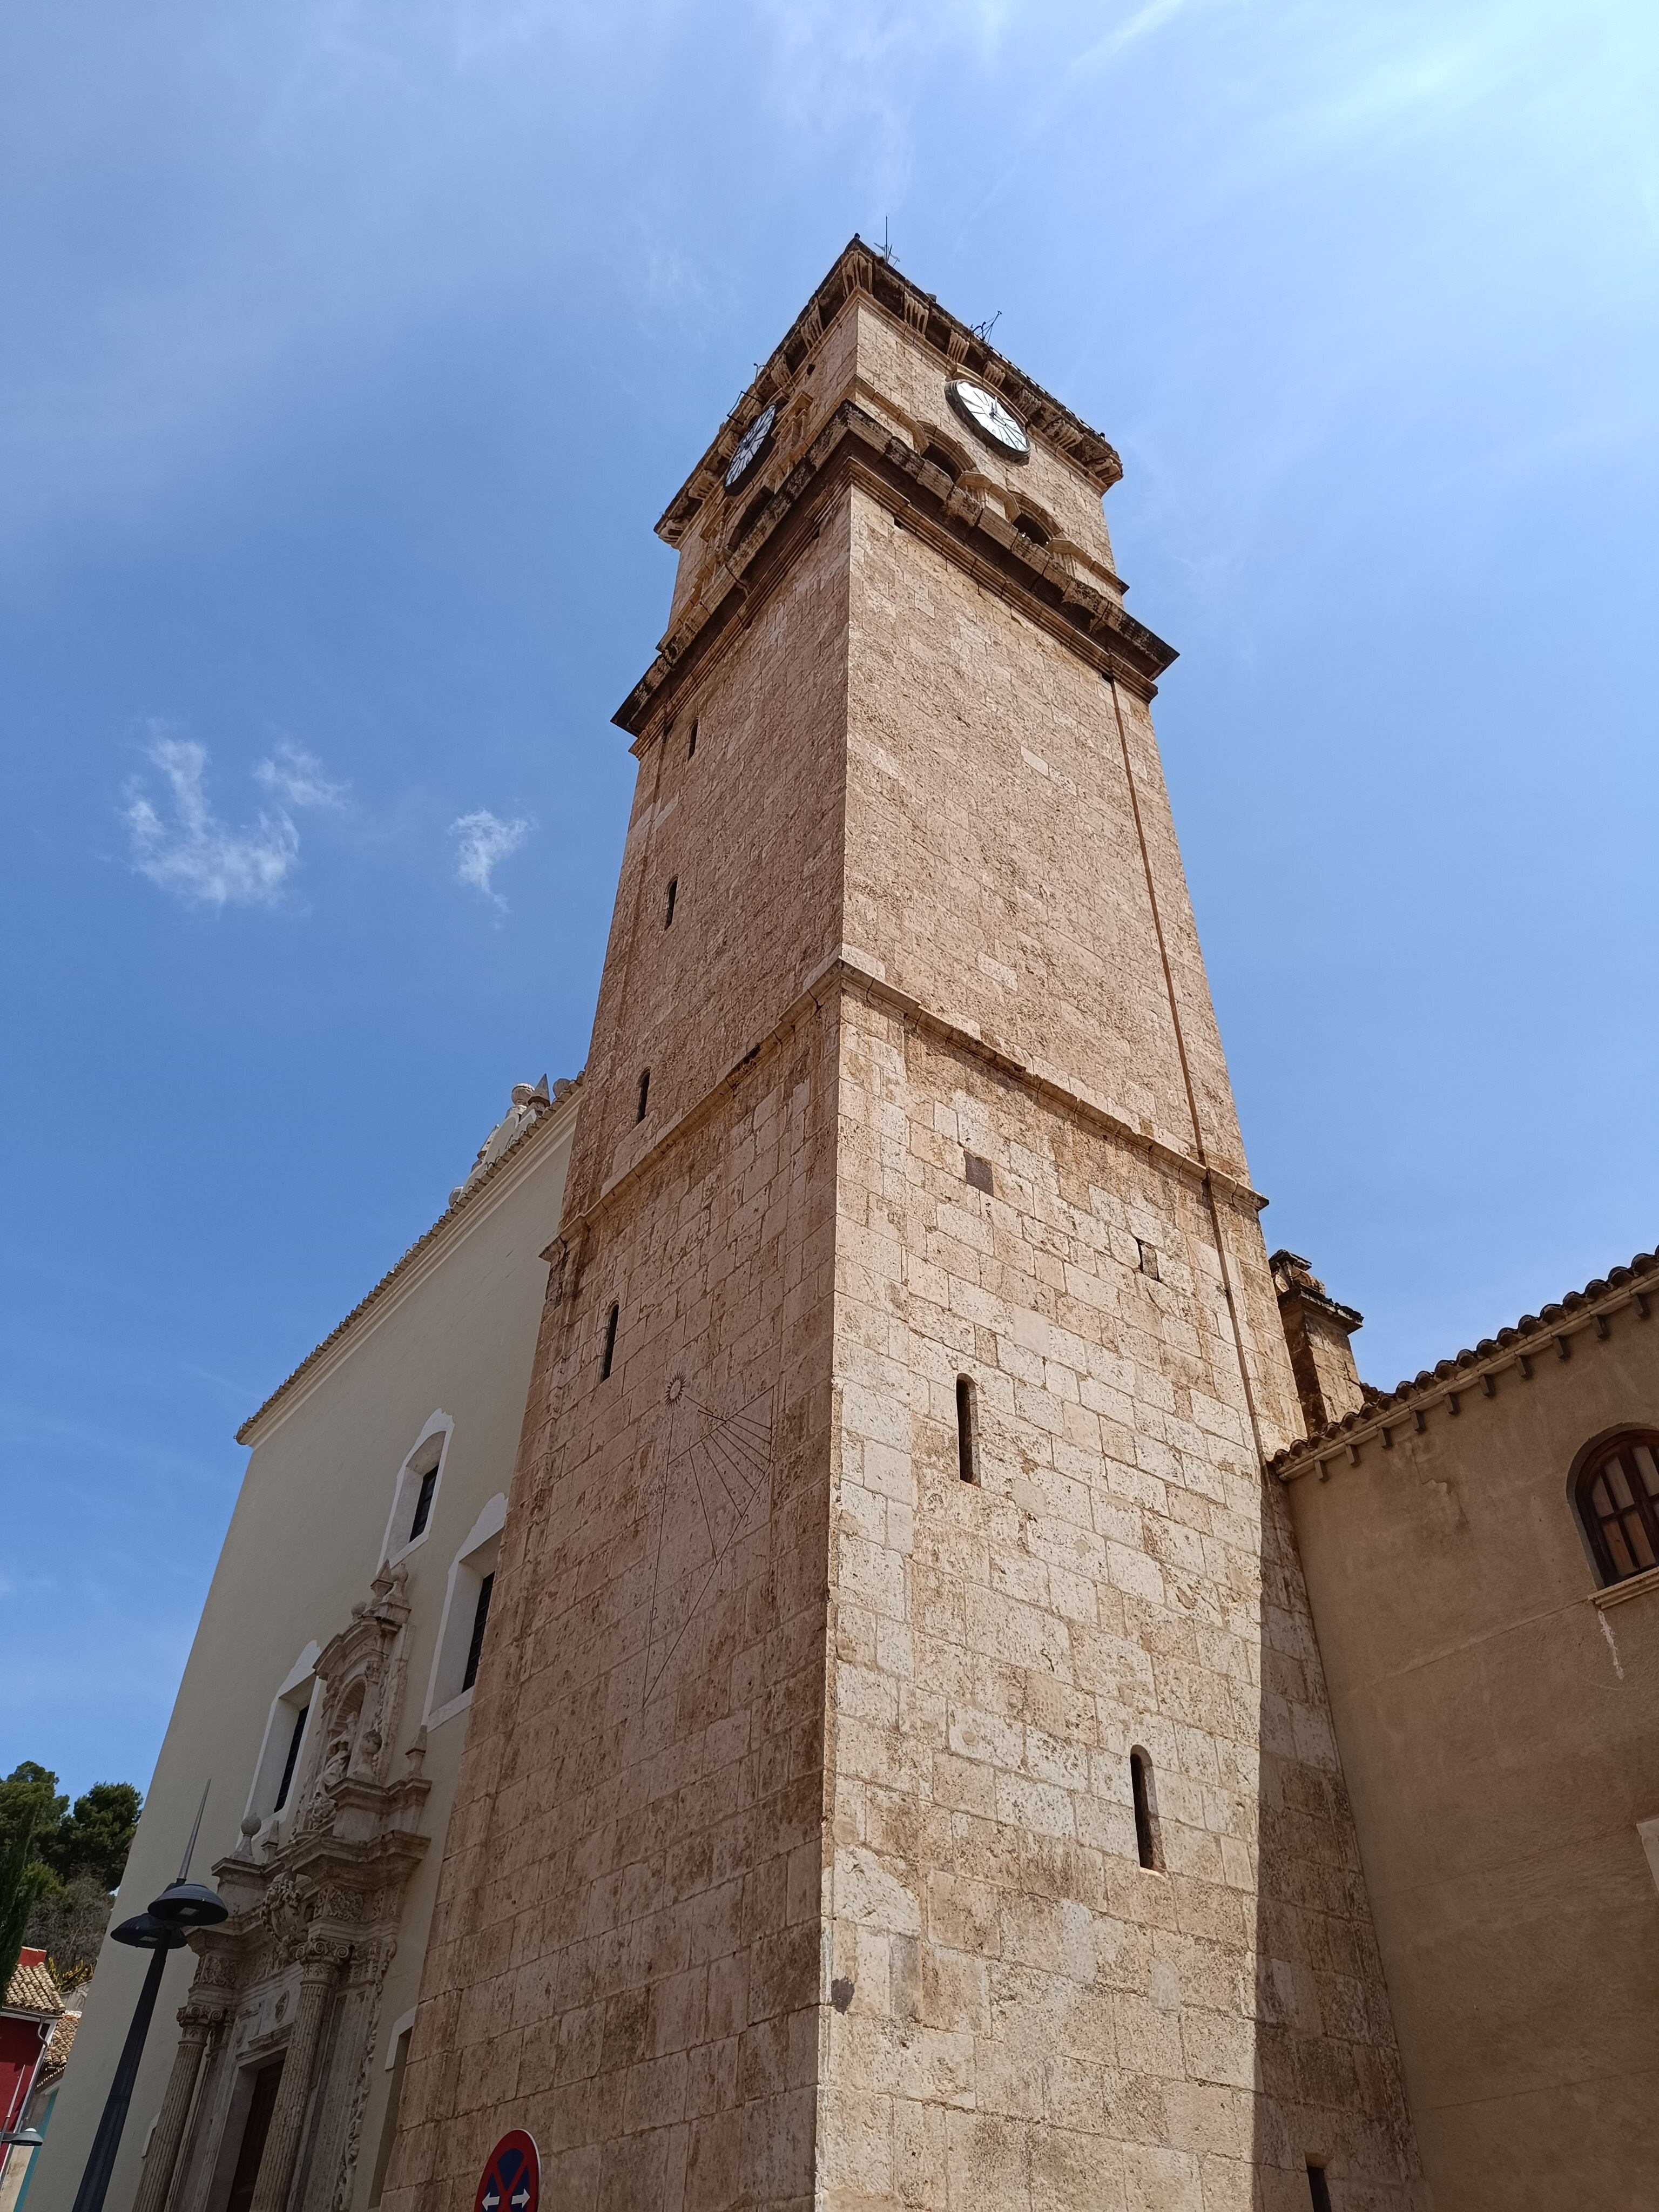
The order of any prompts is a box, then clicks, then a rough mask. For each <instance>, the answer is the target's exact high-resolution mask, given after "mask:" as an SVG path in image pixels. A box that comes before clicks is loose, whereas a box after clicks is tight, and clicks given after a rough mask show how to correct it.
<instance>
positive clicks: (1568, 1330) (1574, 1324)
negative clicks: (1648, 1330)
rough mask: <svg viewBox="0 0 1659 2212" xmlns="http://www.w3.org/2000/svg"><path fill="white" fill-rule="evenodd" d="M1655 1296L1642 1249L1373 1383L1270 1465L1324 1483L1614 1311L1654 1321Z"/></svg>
mask: <svg viewBox="0 0 1659 2212" xmlns="http://www.w3.org/2000/svg"><path fill="white" fill-rule="evenodd" d="M1656 1295H1659V1255H1656V1254H1654V1253H1652V1252H1638V1254H1637V1255H1636V1256H1635V1258H1634V1259H1633V1260H1632V1261H1631V1263H1630V1265H1629V1267H1614V1268H1612V1269H1611V1270H1610V1271H1609V1272H1608V1273H1607V1276H1606V1277H1605V1279H1603V1278H1601V1277H1599V1276H1598V1277H1597V1279H1595V1281H1594V1282H1591V1283H1587V1284H1586V1285H1585V1286H1584V1288H1583V1290H1582V1291H1568V1292H1567V1295H1566V1296H1565V1298H1563V1299H1562V1300H1561V1302H1560V1304H1559V1305H1547V1306H1546V1307H1545V1308H1544V1310H1543V1311H1542V1312H1541V1313H1538V1314H1522V1316H1521V1318H1520V1320H1519V1321H1518V1322H1516V1325H1515V1327H1514V1328H1500V1329H1499V1330H1498V1334H1497V1335H1496V1336H1495V1337H1491V1336H1483V1337H1482V1338H1481V1340H1480V1343H1479V1344H1477V1345H1476V1346H1475V1347H1474V1350H1473V1351H1463V1352H1459V1353H1458V1355H1457V1357H1456V1358H1455V1359H1443V1360H1441V1361H1440V1362H1439V1363H1438V1364H1437V1365H1436V1366H1435V1367H1434V1368H1433V1369H1432V1370H1431V1369H1429V1368H1425V1369H1424V1370H1422V1371H1421V1373H1419V1375H1418V1376H1416V1377H1415V1378H1414V1380H1413V1381H1410V1382H1405V1383H1396V1384H1395V1387H1394V1389H1392V1390H1373V1389H1367V1391H1366V1394H1365V1403H1364V1406H1363V1407H1360V1408H1359V1409H1358V1411H1357V1412H1353V1413H1345V1414H1344V1415H1343V1416H1342V1418H1341V1419H1340V1420H1337V1421H1332V1422H1329V1423H1328V1424H1327V1425H1326V1426H1325V1427H1324V1428H1322V1429H1321V1430H1320V1431H1318V1432H1317V1433H1316V1434H1315V1435H1313V1436H1310V1437H1304V1438H1303V1439H1302V1440H1301V1441H1300V1442H1298V1443H1293V1444H1290V1445H1287V1446H1286V1447H1285V1449H1284V1450H1283V1451H1281V1452H1276V1453H1275V1454H1274V1455H1273V1457H1272V1458H1271V1459H1270V1460H1268V1461H1267V1473H1268V1474H1275V1475H1277V1476H1278V1478H1279V1480H1280V1481H1281V1482H1294V1481H1295V1480H1296V1479H1297V1476H1298V1475H1304V1474H1309V1473H1310V1472H1313V1471H1316V1472H1317V1474H1318V1476H1319V1479H1320V1480H1321V1481H1322V1482H1323V1481H1325V1480H1328V1477H1329V1475H1330V1473H1331V1470H1332V1468H1333V1467H1334V1466H1335V1465H1337V1464H1338V1463H1339V1462H1344V1461H1346V1464H1347V1465H1348V1466H1350V1467H1356V1466H1358V1463H1359V1454H1360V1450H1361V1448H1362V1447H1363V1446H1364V1445H1366V1444H1368V1443H1376V1444H1378V1445H1379V1446H1380V1448H1381V1449H1383V1450H1384V1451H1387V1450H1389V1449H1392V1447H1393V1443H1394V1437H1393V1434H1392V1431H1394V1430H1395V1429H1398V1428H1399V1427H1401V1425H1402V1424H1403V1423H1404V1422H1406V1421H1407V1420H1409V1421H1410V1422H1411V1424H1412V1425H1413V1428H1414V1429H1416V1430H1418V1431H1421V1430H1422V1429H1423V1428H1424V1426H1425V1423H1426V1418H1427V1415H1428V1414H1429V1413H1430V1412H1431V1409H1433V1408H1434V1407H1437V1406H1443V1407H1444V1408H1445V1410H1446V1411H1447V1413H1451V1414H1455V1413H1461V1412H1462V1408H1463V1406H1464V1404H1465V1401H1468V1398H1469V1394H1470V1393H1471V1392H1477V1393H1478V1394H1479V1395H1480V1397H1482V1398H1491V1397H1494V1396H1496V1395H1497V1392H1498V1377H1499V1376H1502V1375H1504V1374H1505V1373H1508V1374H1510V1375H1513V1376H1516V1377H1517V1378H1518V1379H1519V1380H1520V1381H1522V1382H1523V1383H1529V1382H1531V1380H1532V1378H1533V1372H1534V1361H1536V1360H1538V1359H1541V1358H1553V1359H1569V1358H1571V1356H1572V1347H1573V1342H1574V1340H1575V1339H1576V1338H1577V1337H1581V1336H1583V1334H1585V1332H1587V1331H1588V1332H1589V1336H1590V1338H1591V1339H1592V1340H1595V1341H1603V1340H1606V1338H1607V1334H1608V1328H1607V1321H1608V1316H1610V1315H1612V1314H1615V1313H1619V1312H1620V1311H1623V1310H1629V1311H1630V1312H1631V1313H1632V1314H1633V1315H1634V1316H1636V1318H1637V1319H1638V1321H1643V1322H1645V1321H1647V1320H1649V1319H1650V1317H1651V1316H1652V1311H1653V1300H1654V1298H1655V1297H1656ZM1342 1310H1344V1311H1347V1310H1349V1309H1346V1308H1344V1309H1342Z"/></svg>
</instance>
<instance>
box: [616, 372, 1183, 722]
mask: <svg viewBox="0 0 1659 2212" xmlns="http://www.w3.org/2000/svg"><path fill="white" fill-rule="evenodd" d="M849 480H851V481H855V482H856V483H858V484H859V486H860V489H863V490H865V491H866V492H869V493H871V494H872V495H873V496H874V497H875V498H877V499H878V500H880V501H882V502H883V503H884V505H886V506H888V507H890V508H892V509H893V511H894V512H895V513H898V514H900V515H901V517H902V520H903V521H904V524H905V526H906V527H907V528H908V529H914V530H915V531H917V532H918V533H919V534H920V535H921V536H922V537H924V538H926V540H927V543H928V544H931V545H932V546H933V548H934V549H935V550H938V551H939V552H941V553H943V554H944V555H945V556H946V558H948V559H950V560H952V561H954V562H956V563H957V565H958V566H959V567H961V568H963V569H965V570H966V571H967V572H968V573H969V574H970V575H972V576H973V577H974V578H975V580H976V581H978V582H980V583H981V584H983V585H984V586H987V588H988V589H991V590H993V591H995V592H998V593H999V594H1000V596H1001V597H1002V598H1004V599H1007V600H1008V601H1009V602H1010V603H1011V604H1012V605H1015V606H1016V607H1018V610H1019V611H1020V612H1021V613H1022V614H1024V616H1025V617H1027V619H1028V620H1030V621H1031V622H1034V623H1036V624H1037V626H1038V627H1039V628H1040V629H1044V630H1047V631H1048V634H1049V635H1051V636H1054V637H1058V638H1060V639H1061V640H1063V641H1064V642H1065V643H1066V644H1067V645H1069V646H1070V647H1072V648H1073V650H1074V651H1076V652H1078V653H1080V654H1081V655H1082V656H1083V657H1084V658H1085V659H1087V660H1088V661H1089V662H1090V663H1091V665H1093V666H1094V667H1096V668H1097V669H1098V670H1099V671H1100V672H1101V673H1102V674H1103V675H1111V676H1113V677H1115V678H1116V680H1117V681H1119V682H1120V683H1121V684H1124V685H1125V686H1126V687H1127V689H1129V690H1132V691H1133V692H1134V693H1135V694H1136V695H1137V696H1139V697H1140V698H1143V699H1151V698H1152V696H1154V695H1155V693H1156V691H1157V689H1158V678H1159V677H1160V676H1161V675H1162V674H1163V673H1164V671H1165V669H1167V668H1168V667H1169V666H1170V664H1171V662H1172V661H1174V659H1176V651H1175V648H1174V647H1173V646H1170V645H1166V644H1165V643H1164V640H1163V639H1162V638H1160V637H1158V635H1156V634H1155V633H1154V632H1153V631H1152V630H1150V629H1148V628H1147V627H1146V623H1141V622H1137V621H1136V619H1135V618H1134V617H1133V615H1131V614H1128V613H1127V612H1126V611H1125V610H1124V607H1123V605H1122V604H1121V600H1120V599H1119V598H1118V597H1117V595H1116V593H1115V592H1113V591H1111V590H1109V589H1107V588H1105V587H1104V586H1097V585H1095V584H1092V583H1089V582H1086V581H1085V580H1084V579H1083V578H1081V577H1079V576H1078V575H1076V574H1073V570H1072V568H1070V567H1069V566H1068V564H1067V563H1066V561H1065V560H1064V558H1062V557H1060V556H1055V555H1054V553H1053V552H1052V551H1051V550H1050V549H1049V548H1048V547H1046V546H1042V545H1038V544H1036V542H1035V541H1034V540H1033V539H1031V538H1027V537H1026V536H1025V535H1024V533H1023V532H1021V531H1019V530H1018V529H1017V528H1016V527H1015V526H1014V525H1013V524H1012V522H1010V521H1009V520H1008V518H1007V516H1006V513H1004V512H1003V510H1002V507H1001V503H1000V501H991V500H989V499H987V498H986V497H984V496H983V495H981V494H980V493H979V492H977V491H975V490H974V489H970V488H969V487H968V486H967V485H965V484H959V483H953V482H952V480H951V477H949V476H947V475H946V473H945V471H944V470H943V469H941V468H939V467H937V466H936V465H934V464H933V462H931V461H929V460H928V459H926V457H925V456H924V455H922V454H921V453H917V452H916V450H915V447H913V446H912V445H910V444H909V443H908V442H907V441H905V440H904V439H902V438H900V437H898V436H896V435H894V434H893V433H892V432H890V430H888V429H887V428H885V427H884V425H883V424H882V423H880V422H878V421H877V420H876V418H875V416H873V415H872V414H870V413H869V412H868V410H866V409H865V408H863V407H860V405H859V404H858V403H857V402H856V401H855V400H851V399H848V400H843V401H842V404H841V405H840V406H839V407H837V408H836V410H835V411H834V413H833V414H832V415H831V416H829V420H828V421H827V422H825V423H824V425H823V428H822V429H821V430H820V431H819V433H818V435H817V437H816V438H815V439H814V440H813V441H812V444H811V447H809V448H808V450H807V451H806V452H805V453H803V454H802V455H801V456H800V457H799V459H798V460H796V461H795V462H794V464H793V466H791V467H790V468H789V469H788V471H787V473H786V474H785V475H784V477H783V478H782V480H781V483H778V484H777V485H776V486H775V488H773V489H771V490H770V493H769V495H767V493H766V491H765V490H764V489H763V490H761V491H757V494H756V495H755V499H756V500H759V501H763V505H761V506H760V507H759V508H758V510H757V508H756V506H755V501H750V504H749V506H748V507H745V509H744V521H745V526H744V530H743V532H742V533H741V537H740V539H739V541H738V542H737V543H734V544H731V545H730V546H729V547H728V548H727V550H726V557H725V559H724V560H723V561H722V562H720V563H719V564H717V565H716V566H715V567H714V568H713V569H712V570H711V571H710V573H709V574H708V575H707V576H706V577H705V578H704V580H703V583H702V589H701V590H700V591H699V592H697V593H696V596H695V597H694V598H693V599H691V600H690V601H689V602H688V603H687V605H685V606H684V607H683V608H682V609H681V611H680V612H679V614H678V617H677V618H676V620H675V622H674V623H673V624H672V625H671V628H670V629H669V630H668V631H667V633H666V634H665V636H664V638H663V640H662V642H661V644H660V646H659V648H658V651H657V655H656V658H655V659H654V660H653V662H652V664H651V666H650V667H649V668H648V669H647V671H646V672H645V674H644V675H643V676H642V677H641V678H640V680H639V682H638V683H637V684H635V687H634V689H633V690H632V691H630V692H629V695H628V696H627V698H626V699H625V700H623V703H622V705H621V706H620V707H619V708H617V712H616V714H615V715H614V716H613V717H612V720H614V721H616V723H617V725H618V726H619V727H621V728H622V729H624V730H626V731H627V732H629V735H630V736H631V737H633V738H635V740H636V743H635V748H634V749H635V752H639V751H641V750H643V748H644V747H645V745H647V744H649V743H650V742H651V741H652V740H653V738H655V737H656V735H657V734H658V732H659V730H660V729H661V727H662V726H664V725H665V723H666V722H668V721H670V720H672V719H673V718H674V716H675V714H677V713H678V711H679V710H680V708H681V706H682V704H683V702H684V694H685V691H686V690H687V688H688V686H689V685H690V684H691V683H692V682H693V681H694V680H696V677H697V675H698V673H699V671H700V670H701V668H702V665H703V664H704V662H705V661H706V659H707V658H708V655H709V653H710V652H711V650H712V648H713V647H714V645H715V642H716V641H717V640H718V639H720V637H721V636H722V635H723V634H725V633H727V632H728V631H729V630H730V628H731V624H732V617H733V616H734V615H738V614H741V616H742V617H744V619H745V620H747V619H749V618H751V617H752V616H753V613H754V611H755V602H756V599H757V593H758V592H759V591H760V590H761V589H762V588H768V589H769V588H771V587H772V586H775V584H776V583H777V582H778V581H779V580H781V577H782V575H783V574H785V573H787V566H788V562H789V557H790V556H791V555H792V554H793V551H795V550H799V548H801V547H803V546H805V544H808V543H810V541H811V534H812V526H815V525H816V524H817V522H818V521H819V520H821V519H822V516H823V512H824V510H825V508H826V507H827V506H828V505H829V501H830V500H831V499H832V498H833V496H834V495H836V493H837V492H838V491H839V490H840V489H842V486H843V485H844V484H845V483H848V481H849Z"/></svg>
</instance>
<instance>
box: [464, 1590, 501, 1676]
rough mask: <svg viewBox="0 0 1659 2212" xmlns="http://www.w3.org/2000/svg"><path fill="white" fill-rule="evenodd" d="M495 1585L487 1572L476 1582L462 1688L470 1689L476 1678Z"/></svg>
mask: <svg viewBox="0 0 1659 2212" xmlns="http://www.w3.org/2000/svg"><path fill="white" fill-rule="evenodd" d="M493 1589H495V1575H494V1574H493V1573H490V1574H487V1575H486V1576H485V1577H484V1578H483V1581H482V1582H481V1583H479V1584H478V1603H477V1609H476V1610H475V1612H474V1613H473V1615H472V1640H471V1643H470V1644H468V1645H467V1647H466V1668H465V1672H464V1673H463V1674H462V1676H461V1687H462V1688H463V1689H464V1690H470V1689H471V1687H472V1685H473V1684H474V1683H475V1682H476V1681H477V1679H478V1659H479V1656H480V1655H481V1653H482V1652H483V1640H484V1631H485V1629H486V1628H488V1627H489V1597H490V1593H491V1591H492V1590H493Z"/></svg>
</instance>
